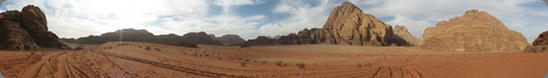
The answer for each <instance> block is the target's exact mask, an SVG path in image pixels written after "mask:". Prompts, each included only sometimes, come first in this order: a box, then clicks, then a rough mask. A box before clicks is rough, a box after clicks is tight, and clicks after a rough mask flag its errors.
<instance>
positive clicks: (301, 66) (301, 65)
mask: <svg viewBox="0 0 548 78" xmlns="http://www.w3.org/2000/svg"><path fill="white" fill-rule="evenodd" d="M297 67H299V68H301V69H304V68H305V64H304V63H297Z"/></svg>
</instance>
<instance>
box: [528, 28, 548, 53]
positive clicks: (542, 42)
mask: <svg viewBox="0 0 548 78" xmlns="http://www.w3.org/2000/svg"><path fill="white" fill-rule="evenodd" d="M525 51H526V52H535V53H538V52H548V31H544V32H543V33H541V34H540V35H539V36H538V38H537V39H535V41H533V46H528V47H527V48H526V49H525Z"/></svg>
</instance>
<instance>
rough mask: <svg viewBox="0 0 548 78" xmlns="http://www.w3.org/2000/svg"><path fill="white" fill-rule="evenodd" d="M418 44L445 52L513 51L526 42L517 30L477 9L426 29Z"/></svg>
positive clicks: (523, 45)
mask: <svg viewBox="0 0 548 78" xmlns="http://www.w3.org/2000/svg"><path fill="white" fill-rule="evenodd" d="M419 44H421V46H420V47H421V48H425V49H434V50H445V51H516V50H523V49H524V48H525V47H526V46H527V45H528V43H527V40H526V39H525V37H524V36H523V35H522V34H521V33H519V32H516V31H513V30H510V29H508V28H507V27H506V26H505V25H504V23H502V22H500V21H499V20H497V19H496V18H495V17H493V16H491V15H489V14H488V13H487V12H483V11H478V10H469V11H466V13H465V14H464V15H463V16H460V17H455V18H451V19H450V20H449V21H445V20H444V21H441V22H438V24H436V26H435V27H429V28H426V29H425V30H424V34H423V36H422V37H421V42H420V43H419Z"/></svg>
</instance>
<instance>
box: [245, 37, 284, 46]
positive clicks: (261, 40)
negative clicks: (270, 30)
mask: <svg viewBox="0 0 548 78" xmlns="http://www.w3.org/2000/svg"><path fill="white" fill-rule="evenodd" d="M276 44H278V40H277V39H272V38H268V37H266V36H258V37H257V38H255V39H252V40H248V41H246V42H245V43H244V44H242V45H241V46H240V47H249V46H265V45H276Z"/></svg>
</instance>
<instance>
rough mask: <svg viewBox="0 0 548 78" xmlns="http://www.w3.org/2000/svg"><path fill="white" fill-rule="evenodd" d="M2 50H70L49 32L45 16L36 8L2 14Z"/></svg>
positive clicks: (0, 41) (0, 47)
mask: <svg viewBox="0 0 548 78" xmlns="http://www.w3.org/2000/svg"><path fill="white" fill-rule="evenodd" d="M0 28H1V29H0V32H1V34H3V35H0V38H1V40H0V45H1V46H0V49H7V50H37V49H39V48H40V47H44V48H55V49H68V46H67V45H65V44H64V43H62V42H60V41H59V38H58V37H57V35H55V34H54V33H52V32H49V31H48V28H47V20H46V16H45V14H44V13H43V12H42V11H41V10H40V8H38V7H36V6H32V5H29V6H25V7H24V8H23V10H22V12H19V11H7V12H4V13H2V14H0Z"/></svg>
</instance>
